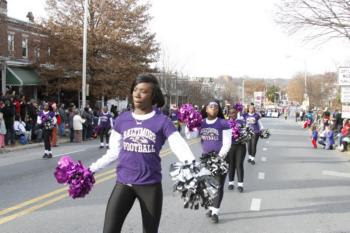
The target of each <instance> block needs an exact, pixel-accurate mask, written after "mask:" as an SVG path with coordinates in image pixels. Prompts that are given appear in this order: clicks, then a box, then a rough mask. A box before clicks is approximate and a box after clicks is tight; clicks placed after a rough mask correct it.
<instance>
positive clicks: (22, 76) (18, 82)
mask: <svg viewBox="0 0 350 233" xmlns="http://www.w3.org/2000/svg"><path fill="white" fill-rule="evenodd" d="M6 85H9V86H37V85H40V79H39V76H38V74H37V73H36V72H35V71H34V70H33V69H26V68H17V67H7V70H6Z"/></svg>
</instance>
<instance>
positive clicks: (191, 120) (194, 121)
mask: <svg viewBox="0 0 350 233" xmlns="http://www.w3.org/2000/svg"><path fill="white" fill-rule="evenodd" d="M201 123H202V114H201V113H200V112H198V111H197V110H195V109H193V111H192V112H191V113H190V115H189V117H188V120H187V124H186V125H187V127H188V129H189V131H194V130H195V129H196V128H198V127H199V126H200V125H201Z"/></svg>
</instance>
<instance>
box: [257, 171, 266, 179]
mask: <svg viewBox="0 0 350 233" xmlns="http://www.w3.org/2000/svg"><path fill="white" fill-rule="evenodd" d="M258 179H259V180H264V179H265V173H264V172H259V175H258Z"/></svg>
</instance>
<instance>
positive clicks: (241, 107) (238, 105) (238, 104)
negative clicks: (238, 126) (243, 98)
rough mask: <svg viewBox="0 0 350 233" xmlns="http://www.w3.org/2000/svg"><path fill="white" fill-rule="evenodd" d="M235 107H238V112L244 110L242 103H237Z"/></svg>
mask: <svg viewBox="0 0 350 233" xmlns="http://www.w3.org/2000/svg"><path fill="white" fill-rule="evenodd" d="M233 108H234V109H236V110H237V111H238V112H242V111H243V105H242V104H241V103H236V104H235V105H234V106H233Z"/></svg>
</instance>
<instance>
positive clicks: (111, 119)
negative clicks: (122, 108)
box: [109, 117, 113, 129]
mask: <svg viewBox="0 0 350 233" xmlns="http://www.w3.org/2000/svg"><path fill="white" fill-rule="evenodd" d="M109 120H110V122H111V129H113V118H112V117H111V118H109Z"/></svg>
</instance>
